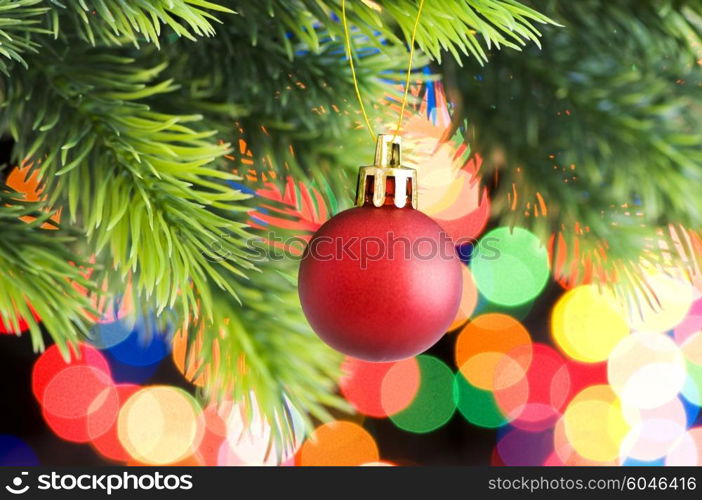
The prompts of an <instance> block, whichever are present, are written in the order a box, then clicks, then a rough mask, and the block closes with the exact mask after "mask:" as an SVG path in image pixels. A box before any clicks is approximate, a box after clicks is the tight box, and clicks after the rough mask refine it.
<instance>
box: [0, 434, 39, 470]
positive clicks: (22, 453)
mask: <svg viewBox="0 0 702 500" xmlns="http://www.w3.org/2000/svg"><path fill="white" fill-rule="evenodd" d="M37 465H39V459H38V458H37V455H36V453H34V450H33V449H32V447H31V446H29V445H28V444H27V443H25V442H24V441H22V440H21V439H20V438H18V437H15V436H10V435H9V434H0V467H34V466H37Z"/></svg>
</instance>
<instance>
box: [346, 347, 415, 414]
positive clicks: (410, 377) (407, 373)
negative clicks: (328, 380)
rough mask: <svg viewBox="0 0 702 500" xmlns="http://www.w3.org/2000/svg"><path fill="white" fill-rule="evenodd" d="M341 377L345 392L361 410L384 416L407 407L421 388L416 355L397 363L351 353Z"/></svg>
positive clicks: (348, 398)
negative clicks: (359, 357)
mask: <svg viewBox="0 0 702 500" xmlns="http://www.w3.org/2000/svg"><path fill="white" fill-rule="evenodd" d="M342 369H343V371H344V375H343V376H342V378H341V380H340V381H339V387H340V389H341V393H342V394H343V396H344V397H345V398H346V400H347V401H348V402H349V403H351V404H352V405H353V407H354V408H355V409H356V411H358V412H359V413H361V414H363V415H367V416H369V417H376V418H383V417H388V416H390V415H395V414H397V413H399V412H400V411H402V410H404V409H405V408H407V407H408V406H409V405H410V404H411V403H412V401H413V400H414V398H415V397H416V395H417V392H418V391H419V384H420V370H419V364H418V362H417V360H416V359H414V358H410V359H406V360H403V361H397V362H394V363H369V362H367V361H362V360H359V359H355V358H350V357H347V358H346V360H345V361H344V364H343V366H342Z"/></svg>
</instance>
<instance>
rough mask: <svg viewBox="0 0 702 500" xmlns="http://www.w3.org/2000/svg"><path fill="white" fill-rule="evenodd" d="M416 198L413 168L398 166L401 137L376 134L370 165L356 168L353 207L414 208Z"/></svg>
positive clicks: (415, 175)
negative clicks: (354, 203) (354, 204)
mask: <svg viewBox="0 0 702 500" xmlns="http://www.w3.org/2000/svg"><path fill="white" fill-rule="evenodd" d="M417 201H418V196H417V171H416V170H415V169H413V168H407V167H403V166H402V139H401V138H400V137H399V136H394V135H393V134H379V135H378V140H377V142H376V145H375V161H374V164H373V165H369V166H365V167H361V168H360V169H359V171H358V186H357V189H356V206H359V207H361V206H364V205H373V206H375V207H382V206H384V205H395V206H396V207H397V208H404V207H406V206H408V205H409V206H411V207H412V208H417Z"/></svg>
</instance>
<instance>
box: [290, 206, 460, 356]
mask: <svg viewBox="0 0 702 500" xmlns="http://www.w3.org/2000/svg"><path fill="white" fill-rule="evenodd" d="M462 286H463V282H462V274H461V263H460V261H459V259H458V257H457V256H456V252H455V248H454V245H453V242H452V241H451V239H450V238H449V237H448V235H447V234H446V233H445V232H444V231H443V229H442V228H441V227H440V226H439V225H438V224H437V223H436V222H434V221H433V220H432V219H431V218H430V217H428V216H426V215H425V214H423V213H422V212H420V211H418V210H415V209H413V208H411V207H409V206H405V207H403V208H398V207H396V206H394V205H388V204H386V205H384V206H381V207H376V206H373V205H364V206H359V207H355V208H352V209H349V210H346V211H344V212H342V213H340V214H338V215H337V216H335V217H334V218H332V219H331V220H329V221H328V222H326V223H325V224H324V225H323V226H322V227H321V228H320V229H319V230H318V231H317V233H316V234H315V235H314V237H313V238H312V240H311V241H310V243H309V244H308V246H307V250H306V251H305V255H304V256H303V259H302V261H301V264H300V274H299V294H300V301H301V304H302V308H303V310H304V312H305V315H306V317H307V320H308V321H309V323H310V325H311V326H312V328H313V329H314V330H315V332H317V334H318V335H319V336H320V337H321V338H322V340H324V341H325V342H326V343H327V344H329V345H330V346H332V347H333V348H335V349H336V350H338V351H341V352H343V353H345V354H348V355H350V356H353V357H355V358H360V359H363V360H366V361H376V362H380V361H396V360H400V359H404V358H408V357H411V356H415V355H417V354H419V353H421V352H423V351H425V350H427V349H428V348H429V347H431V346H432V345H434V344H435V343H436V342H437V341H438V340H439V339H440V338H441V337H442V336H443V335H444V333H445V332H446V331H447V329H448V327H449V326H450V325H451V322H452V321H453V320H454V318H455V317H456V313H457V311H458V307H459V304H460V299H461V292H462Z"/></svg>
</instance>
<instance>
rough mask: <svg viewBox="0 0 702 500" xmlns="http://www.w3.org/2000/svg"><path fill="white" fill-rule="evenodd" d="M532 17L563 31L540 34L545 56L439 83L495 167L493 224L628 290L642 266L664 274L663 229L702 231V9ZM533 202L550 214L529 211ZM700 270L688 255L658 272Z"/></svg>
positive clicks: (497, 60) (612, 7)
mask: <svg viewBox="0 0 702 500" xmlns="http://www.w3.org/2000/svg"><path fill="white" fill-rule="evenodd" d="M539 7H540V8H541V9H542V10H543V11H544V12H546V13H547V14H548V15H552V16H554V17H555V18H556V19H558V20H559V21H561V22H563V24H565V25H566V28H565V29H558V30H555V29H547V30H546V31H545V33H544V46H543V50H542V51H536V50H533V49H531V48H530V49H528V50H527V52H526V53H524V54H522V55H519V56H517V55H515V54H514V53H511V52H507V51H503V52H499V53H497V52H495V53H492V54H491V56H490V60H489V64H487V65H486V66H485V67H484V68H479V67H477V65H475V64H472V65H469V66H467V67H466V68H465V69H464V70H456V69H455V68H454V69H452V68H450V67H447V72H448V74H454V75H455V77H454V78H453V79H452V80H451V83H452V84H453V86H455V87H456V88H457V89H459V90H460V92H461V95H462V99H463V101H464V102H465V103H466V105H465V107H464V113H463V116H464V117H465V118H466V119H467V121H468V123H469V125H470V126H471V129H472V130H473V131H474V134H475V135H474V137H473V139H472V140H471V142H472V144H473V146H474V147H475V149H476V150H477V151H479V152H481V153H482V154H484V155H486V156H487V158H488V161H487V162H486V164H485V166H484V168H486V169H490V168H491V167H492V168H497V169H499V174H500V183H499V185H498V186H497V189H496V191H495V192H494V196H493V207H494V209H495V210H496V213H497V215H498V217H500V218H501V220H502V222H503V223H509V224H519V225H523V226H526V227H529V228H531V229H532V230H534V231H536V232H537V233H539V235H540V236H541V237H542V238H543V239H544V241H547V239H548V238H549V236H550V234H552V233H555V232H561V233H562V234H563V235H564V236H565V238H566V240H567V244H566V247H567V249H568V251H567V253H568V255H567V260H573V259H576V260H577V259H582V258H583V257H584V256H587V257H588V258H589V259H598V260H599V261H600V264H601V266H602V269H603V271H604V273H603V275H605V276H609V277H623V278H626V281H628V283H629V284H632V281H631V280H630V279H629V278H627V276H629V277H630V276H635V275H636V274H637V272H638V271H637V270H636V269H637V266H638V265H639V263H640V260H641V259H646V260H649V261H653V262H659V263H660V262H662V260H661V259H662V257H663V256H662V255H661V249H662V248H667V249H670V248H672V247H673V246H674V243H675V242H674V241H673V240H672V239H671V238H670V237H669V232H668V231H661V229H662V228H665V227H666V226H667V225H668V224H671V223H672V224H682V225H684V226H686V227H689V228H699V227H700V224H702V200H700V198H699V196H697V195H696V194H695V193H696V189H697V187H696V186H697V185H699V183H700V182H702V150H700V147H699V144H700V143H702V132H701V131H702V86H700V83H702V71H700V66H699V65H698V64H697V59H698V58H699V56H697V55H696V54H695V49H694V45H695V44H697V47H699V44H700V42H701V41H702V37H701V36H700V33H701V30H702V24H701V23H700V22H699V20H700V19H701V18H702V17H701V15H702V9H701V8H700V5H699V3H697V2H678V1H666V2H657V1H655V2H654V1H650V2H638V1H637V2H634V1H626V2H615V3H607V4H603V3H601V2H596V1H584V2H577V3H573V2H564V1H553V0H552V1H550V2H546V3H544V4H540V5H539ZM632 61H633V63H632ZM450 64H451V63H450V61H447V62H446V65H447V66H449V65H450ZM475 74H478V75H480V78H479V79H476V78H473V75H475ZM513 186H514V187H513ZM515 194H516V196H517V197H518V201H515V197H514V196H515ZM539 198H541V199H543V201H544V203H545V206H546V207H547V212H544V210H543V208H541V209H537V208H535V207H541V204H540V201H539ZM527 204H528V205H527ZM535 210H536V212H535ZM659 233H660V234H659ZM576 240H577V241H576ZM576 247H577V248H579V251H578V253H577V254H576V253H574V249H575V248H576ZM602 251H604V252H605V254H606V255H607V258H606V259H603V258H602V257H597V255H598V254H600V253H601V252H602ZM698 259H699V256H697V257H695V256H694V255H693V254H691V253H690V252H685V254H684V255H678V258H677V259H675V260H674V261H671V260H670V259H668V260H666V262H667V263H668V265H673V264H675V265H681V266H688V265H690V264H691V263H693V262H695V261H698ZM566 265H567V264H566Z"/></svg>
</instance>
